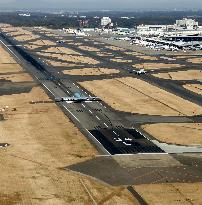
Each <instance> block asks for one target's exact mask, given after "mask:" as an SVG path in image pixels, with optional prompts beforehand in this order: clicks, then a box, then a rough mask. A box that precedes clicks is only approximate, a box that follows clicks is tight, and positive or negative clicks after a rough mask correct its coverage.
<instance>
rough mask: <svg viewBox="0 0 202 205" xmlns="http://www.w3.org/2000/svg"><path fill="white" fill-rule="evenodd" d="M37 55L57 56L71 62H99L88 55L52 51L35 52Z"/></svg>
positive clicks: (92, 63) (91, 63)
mask: <svg viewBox="0 0 202 205" xmlns="http://www.w3.org/2000/svg"><path fill="white" fill-rule="evenodd" d="M37 54H38V55H40V56H44V57H52V58H57V59H58V60H63V61H67V62H71V63H81V64H83V63H86V64H90V65H96V64H99V61H97V60H94V59H93V58H90V57H85V56H80V55H78V56H76V55H67V54H52V53H43V52H37Z"/></svg>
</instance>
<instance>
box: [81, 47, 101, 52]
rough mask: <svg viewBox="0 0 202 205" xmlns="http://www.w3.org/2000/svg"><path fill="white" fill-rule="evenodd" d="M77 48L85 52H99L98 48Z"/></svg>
mask: <svg viewBox="0 0 202 205" xmlns="http://www.w3.org/2000/svg"><path fill="white" fill-rule="evenodd" d="M79 48H80V49H82V50H85V51H94V52H98V51H100V50H99V49H98V48H95V47H89V46H79Z"/></svg>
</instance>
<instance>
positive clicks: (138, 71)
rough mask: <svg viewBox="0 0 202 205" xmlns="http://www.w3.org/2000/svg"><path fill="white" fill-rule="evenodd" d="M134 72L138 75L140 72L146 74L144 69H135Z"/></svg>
mask: <svg viewBox="0 0 202 205" xmlns="http://www.w3.org/2000/svg"><path fill="white" fill-rule="evenodd" d="M135 73H136V74H138V75H141V74H146V73H147V71H146V70H144V69H140V70H136V71H135Z"/></svg>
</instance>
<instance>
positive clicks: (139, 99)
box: [80, 78, 202, 116]
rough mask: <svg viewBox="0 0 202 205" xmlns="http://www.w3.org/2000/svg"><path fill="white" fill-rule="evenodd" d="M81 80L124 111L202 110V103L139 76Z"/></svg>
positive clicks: (172, 113)
mask: <svg viewBox="0 0 202 205" xmlns="http://www.w3.org/2000/svg"><path fill="white" fill-rule="evenodd" d="M80 84H81V85H82V86H83V87H85V88H86V89H88V90H89V91H91V92H92V93H94V94H95V95H96V96H100V97H101V98H102V99H103V100H104V101H105V102H106V103H108V104H109V105H110V106H112V107H113V108H114V109H116V110H120V111H125V112H131V113H140V114H150V115H162V116H177V115H188V116H193V115H200V114H201V113H202V108H201V107H200V106H198V105H195V104H194V103H191V102H189V101H186V100H184V99H182V98H180V97H178V96H175V95H173V94H171V93H168V92H166V91H164V90H161V89H160V88H158V87H155V86H152V85H150V84H148V83H146V82H144V81H141V80H139V79H135V78H119V79H113V80H102V81H99V80H95V81H88V82H82V83H80ZM134 102H135V103H134ZM182 105H183V107H182Z"/></svg>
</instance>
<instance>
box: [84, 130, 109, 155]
mask: <svg viewBox="0 0 202 205" xmlns="http://www.w3.org/2000/svg"><path fill="white" fill-rule="evenodd" d="M85 130H86V131H87V132H88V133H89V134H90V135H91V136H92V137H93V138H94V139H95V140H96V141H97V142H98V143H99V144H100V145H101V146H102V147H103V145H102V144H101V143H100V142H99V141H98V140H97V139H96V138H95V137H94V135H93V134H91V133H90V132H89V131H88V130H87V129H85ZM103 149H104V150H105V151H106V152H107V154H109V155H110V156H111V154H110V153H109V152H108V151H107V150H106V149H105V148H104V147H103Z"/></svg>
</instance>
